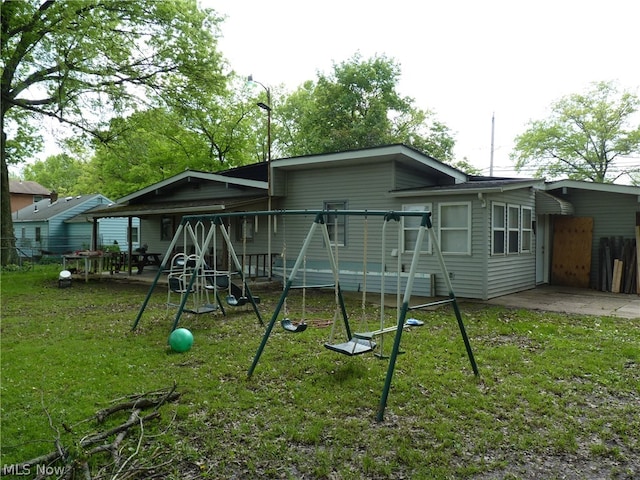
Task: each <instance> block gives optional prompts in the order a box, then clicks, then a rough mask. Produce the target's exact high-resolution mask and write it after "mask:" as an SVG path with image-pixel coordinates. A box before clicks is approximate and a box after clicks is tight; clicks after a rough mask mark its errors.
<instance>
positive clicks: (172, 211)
mask: <svg viewBox="0 0 640 480" xmlns="http://www.w3.org/2000/svg"><path fill="white" fill-rule="evenodd" d="M266 198H267V197H264V196H257V197H250V198H243V199H240V200H238V199H230V200H227V202H226V203H225V202H224V201H219V202H215V201H207V200H201V201H194V202H183V203H178V202H170V203H151V204H133V205H126V204H125V205H118V204H114V205H110V206H108V207H102V208H99V209H94V210H89V211H88V212H85V215H86V216H87V217H90V218H105V217H146V216H152V215H196V214H211V215H214V214H216V213H221V212H224V211H229V210H233V209H237V208H242V207H243V206H244V205H251V204H254V203H257V202H261V201H266Z"/></svg>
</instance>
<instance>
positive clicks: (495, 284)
mask: <svg viewBox="0 0 640 480" xmlns="http://www.w3.org/2000/svg"><path fill="white" fill-rule="evenodd" d="M485 199H486V202H487V207H486V212H485V218H486V225H485V226H486V229H485V230H486V237H485V240H484V244H485V247H486V250H485V255H486V256H487V258H488V262H487V279H486V282H487V285H486V287H487V288H486V295H487V296H486V298H485V299H489V298H494V297H499V296H501V295H507V294H509V293H514V292H518V291H522V290H527V289H530V288H535V278H536V257H535V251H536V247H535V235H534V236H533V243H532V245H531V252H530V253H521V252H518V253H517V254H516V253H513V254H509V253H506V254H503V255H492V254H491V242H492V239H491V211H492V202H500V203H504V204H505V206H506V207H508V206H509V205H510V204H511V205H518V206H520V207H531V208H532V209H533V210H532V215H533V218H534V219H535V194H534V192H533V191H531V190H530V189H522V190H512V191H508V192H504V193H500V194H492V195H485Z"/></svg>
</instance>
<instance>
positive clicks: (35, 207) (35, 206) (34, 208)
mask: <svg viewBox="0 0 640 480" xmlns="http://www.w3.org/2000/svg"><path fill="white" fill-rule="evenodd" d="M37 211H38V205H34V207H33V213H36V212H37Z"/></svg>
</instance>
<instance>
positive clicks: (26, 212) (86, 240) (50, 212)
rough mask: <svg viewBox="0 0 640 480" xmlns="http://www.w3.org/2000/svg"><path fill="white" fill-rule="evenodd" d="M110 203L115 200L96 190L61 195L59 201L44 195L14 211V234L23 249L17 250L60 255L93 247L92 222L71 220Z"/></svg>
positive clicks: (23, 252) (23, 253)
mask: <svg viewBox="0 0 640 480" xmlns="http://www.w3.org/2000/svg"><path fill="white" fill-rule="evenodd" d="M109 203H112V202H111V200H109V199H108V198H106V197H105V196H103V195H99V194H96V195H87V196H77V197H67V198H60V199H58V200H57V201H56V202H51V201H50V200H49V199H45V200H41V201H40V202H37V203H35V204H33V205H30V206H28V207H25V208H23V209H20V210H18V211H17V212H14V214H13V215H12V217H13V225H14V234H15V236H16V240H17V245H18V248H19V249H21V250H22V252H21V250H18V252H19V253H20V254H22V255H28V256H33V255H42V254H45V255H46V254H52V255H61V254H64V253H68V252H72V251H75V250H82V249H86V248H90V246H91V240H92V235H93V224H92V223H91V222H88V221H86V220H85V219H82V220H80V221H71V220H72V219H74V217H77V216H78V215H81V214H83V213H85V212H87V211H88V210H90V209H92V208H94V207H96V206H98V205H107V204H109ZM121 220H122V219H121ZM38 228H39V229H40V237H39V240H38V238H37V229H38ZM23 232H24V235H23ZM27 245H31V247H30V248H31V251H30V252H28V253H27V250H26V248H27V247H26V246H27ZM23 247H24V248H25V249H23Z"/></svg>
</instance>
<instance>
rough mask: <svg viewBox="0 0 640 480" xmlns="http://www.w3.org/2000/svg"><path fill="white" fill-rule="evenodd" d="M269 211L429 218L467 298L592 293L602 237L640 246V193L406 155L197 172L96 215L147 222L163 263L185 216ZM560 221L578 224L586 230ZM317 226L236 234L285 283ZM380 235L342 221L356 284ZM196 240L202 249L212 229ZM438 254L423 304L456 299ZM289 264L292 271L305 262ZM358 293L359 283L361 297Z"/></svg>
mask: <svg viewBox="0 0 640 480" xmlns="http://www.w3.org/2000/svg"><path fill="white" fill-rule="evenodd" d="M269 183H270V184H271V185H270V186H271V199H270V201H269V196H268V193H269ZM269 203H270V204H271V210H299V211H300V210H323V209H338V210H370V211H371V210H382V211H388V210H429V211H431V212H432V222H433V227H434V232H435V233H436V235H437V238H438V239H439V244H440V246H441V250H442V251H443V255H444V259H445V262H446V265H447V269H448V271H449V274H450V277H451V278H452V283H453V286H454V289H455V292H456V295H458V296H460V297H466V298H478V299H489V298H493V297H497V296H501V295H505V294H508V293H513V292H517V291H521V290H526V289H530V288H533V287H535V286H536V285H537V284H541V283H548V282H558V283H560V282H562V283H565V284H575V285H582V286H588V285H589V283H592V284H593V283H594V282H593V281H591V282H589V281H587V284H584V283H583V280H582V278H583V277H584V272H585V271H586V273H587V278H589V277H590V275H591V274H592V272H594V271H596V270H597V269H598V255H597V251H598V248H599V247H598V243H599V237H607V236H623V237H625V238H633V237H634V231H635V215H636V213H637V212H638V211H640V188H638V187H630V186H620V185H608V184H607V185H604V184H590V183H586V182H572V181H564V182H551V183H548V184H547V183H545V182H544V181H543V180H538V179H516V178H500V177H483V176H473V175H467V174H465V173H464V172H462V171H460V170H457V169H455V168H453V167H451V166H449V165H446V164H443V163H441V162H439V161H437V160H435V159H433V158H431V157H429V156H428V155H425V154H423V153H421V152H418V151H416V150H413V149H411V148H408V147H406V146H404V145H389V146H383V147H376V148H368V149H361V150H355V151H347V152H337V153H331V154H322V155H310V156H305V157H295V158H284V159H274V160H272V161H271V163H270V164H266V163H259V164H255V165H250V166H246V167H240V168H235V169H231V170H227V171H224V172H219V173H216V174H212V173H205V172H194V171H186V172H183V173H181V174H179V175H176V176H174V177H172V178H169V179H167V180H165V181H163V182H159V183H157V184H154V185H150V186H149V187H147V188H144V189H142V190H140V191H138V192H135V193H133V194H131V195H128V196H127V197H124V198H122V199H120V200H119V201H118V202H117V204H115V205H112V206H110V207H107V208H101V209H97V210H95V211H94V212H92V214H93V215H94V216H95V217H107V216H138V217H140V219H141V220H140V229H141V242H142V243H146V244H148V245H149V249H150V250H151V251H157V252H163V253H164V252H166V251H167V249H168V248H169V246H170V243H171V241H172V239H173V233H174V232H175V230H176V227H177V225H178V224H179V222H180V219H181V218H182V216H183V215H203V216H204V215H209V214H216V213H223V212H238V211H247V212H250V211H263V210H267V209H268V205H269ZM583 217H589V218H591V222H592V224H593V229H592V230H589V228H588V225H587V226H586V227H583V226H582V222H583V221H582V220H580V219H582V218H583ZM203 218H204V217H203ZM558 219H576V220H575V222H577V224H579V225H581V227H580V228H582V230H580V231H578V229H577V228H576V226H575V225H569V226H567V225H564V224H563V223H562V221H561V220H558ZM312 222H313V215H309V216H302V215H300V216H294V217H282V216H278V217H277V218H276V219H275V220H273V221H272V224H271V225H269V224H268V223H267V217H266V216H265V217H261V216H257V217H255V218H251V219H250V221H249V222H247V223H244V222H243V220H242V218H241V217H234V218H232V219H230V220H229V223H230V225H228V227H230V231H231V233H232V235H231V237H232V239H233V241H234V242H236V243H235V244H234V248H235V250H236V251H237V253H238V254H240V253H246V255H248V256H249V258H251V256H260V255H263V256H264V255H266V254H267V252H268V253H270V254H271V255H272V256H273V258H274V266H275V268H274V272H275V273H279V272H281V271H282V269H281V265H282V260H283V258H282V257H281V256H280V255H279V254H280V253H283V252H284V251H285V250H286V252H289V254H288V255H289V258H291V257H292V256H293V257H295V252H297V251H298V250H299V249H300V246H301V243H302V241H303V240H304V237H305V236H306V234H307V232H308V230H309V227H310V225H311V223H312ZM243 223H244V225H243ZM374 223H375V222H374V221H373V220H370V221H369V227H367V232H366V233H365V228H363V220H362V219H355V218H354V219H349V218H347V219H344V217H343V218H342V220H341V219H338V224H336V225H334V226H333V228H331V239H332V241H337V243H338V245H339V265H340V270H341V272H342V271H343V270H344V271H353V272H355V274H354V275H353V278H356V277H357V275H358V270H359V271H360V272H362V270H363V269H364V268H363V265H362V258H363V251H364V250H365V244H368V247H370V248H372V250H374V248H375V247H378V248H379V247H380V233H379V230H375V229H376V228H378V229H379V228H380V222H378V223H377V225H376V226H375V227H374ZM565 223H566V222H565ZM588 223H589V222H588V221H587V224H588ZM271 227H273V230H272V235H271V242H269V235H268V232H269V231H271ZM336 227H337V228H336ZM242 228H249V229H250V235H248V237H249V238H248V240H247V242H244V243H243V242H241V241H240V239H241V238H242V237H241V233H240V232H241V230H242ZM556 230H557V232H556ZM194 231H195V233H196V236H197V237H198V241H200V237H202V238H204V233H205V232H206V226H204V228H203V227H200V230H198V229H195V230H194ZM571 232H573V233H571ZM554 233H557V235H555V236H554ZM561 233H562V234H561ZM563 235H568V238H564V239H563ZM398 236H400V242H399V243H398V240H397V237H398ZM558 237H560V240H562V241H558ZM365 238H366V239H367V240H365ZM577 238H580V239H581V241H583V242H584V241H587V242H589V247H590V253H591V255H590V258H589V259H588V260H587V263H588V265H585V264H584V263H585V260H584V257H582V256H579V257H577V259H576V257H575V256H569V255H568V254H569V253H572V252H573V251H574V250H576V249H575V248H573V247H572V245H573V243H572V242H573V241H574V240H575V239H577ZM414 240H415V225H413V224H412V222H401V224H400V225H399V227H398V228H397V230H396V240H394V241H390V242H389V243H388V244H387V247H388V248H386V250H387V251H386V252H385V259H384V261H385V263H386V264H388V265H395V264H397V263H398V259H400V263H401V266H402V267H405V268H408V265H409V263H410V259H411V254H412V243H413V242H414ZM428 243H429V242H427V245H426V247H423V251H424V253H423V254H422V255H421V258H420V264H419V272H420V275H419V276H418V277H417V279H416V285H415V288H414V293H415V294H416V295H433V294H436V295H447V294H448V292H447V291H446V287H445V282H444V280H443V279H442V278H439V275H441V274H440V268H439V264H438V260H437V258H436V255H434V253H433V249H432V248H431V246H430V245H429V244H428ZM222 244H223V242H222V241H221V238H217V250H218V251H217V252H216V254H215V258H216V259H217V260H218V263H224V258H225V254H226V252H225V251H224V249H222V248H221V245H222ZM268 245H270V246H271V249H270V251H268V250H269V248H268ZM389 245H390V246H389ZM398 247H399V248H398ZM554 249H557V251H554ZM179 251H187V252H189V251H193V239H192V238H191V237H189V236H188V235H184V236H183V237H182V238H181V239H179V241H178V242H177V243H176V244H175V245H174V249H173V251H172V252H169V254H173V253H174V252H179ZM324 252H325V249H324V246H323V244H322V241H315V242H314V243H313V244H312V245H311V247H310V249H309V252H308V259H307V260H308V261H307V262H305V263H306V266H305V270H306V271H307V272H308V273H309V274H313V275H316V276H318V275H319V274H320V273H319V272H323V271H324V272H326V270H327V268H326V267H327V262H326V255H325V253H324ZM207 253H208V254H210V255H212V254H213V252H211V251H209V252H207ZM565 257H566V258H565ZM289 258H288V259H287V264H289V263H290V262H291V260H293V259H294V258H291V260H290V259H289ZM221 259H222V260H223V261H221ZM381 264H382V258H379V259H372V258H370V257H369V258H368V261H367V267H366V268H367V272H372V275H373V272H375V271H376V269H378V272H380V270H379V269H380V268H381ZM562 272H565V273H562ZM566 272H569V274H567V273H566ZM252 273H257V274H260V273H264V272H252ZM378 274H379V273H378ZM325 275H326V274H325ZM578 277H581V279H580V281H579V282H577V281H576V279H577V278H578ZM353 278H352V279H351V280H353ZM341 279H342V277H341ZM314 280H320V278H314ZM359 286H360V285H359V283H357V282H356V283H354V284H353V285H352V286H351V288H354V289H355V288H359Z"/></svg>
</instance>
